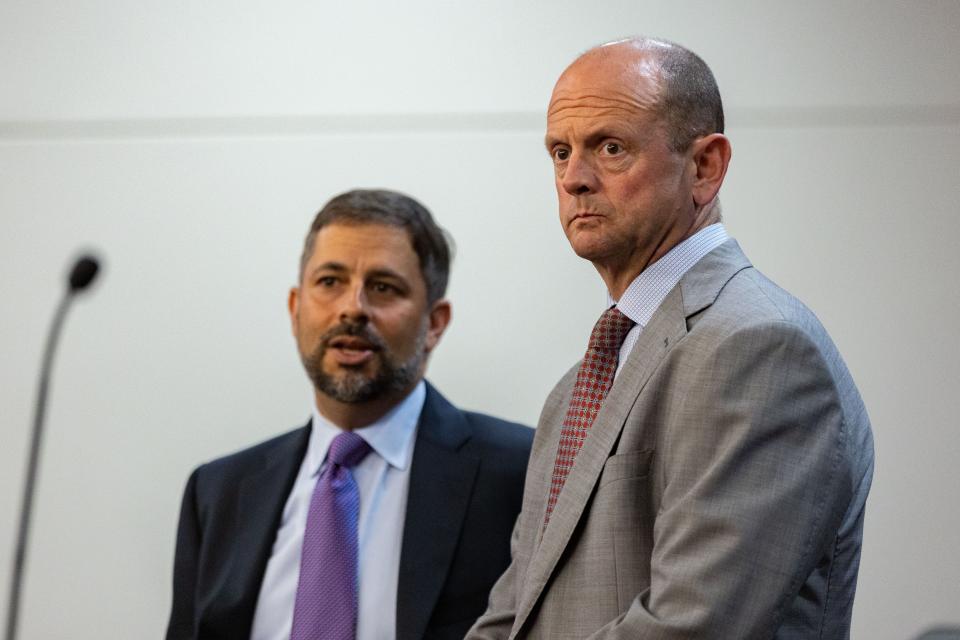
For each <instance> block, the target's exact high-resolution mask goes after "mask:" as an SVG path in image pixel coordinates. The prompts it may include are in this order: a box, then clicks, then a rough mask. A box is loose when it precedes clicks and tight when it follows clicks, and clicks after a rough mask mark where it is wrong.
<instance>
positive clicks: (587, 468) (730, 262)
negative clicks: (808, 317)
mask: <svg viewBox="0 0 960 640" xmlns="http://www.w3.org/2000/svg"><path fill="white" fill-rule="evenodd" d="M748 266H750V263H749V261H748V260H747V259H746V257H745V256H744V255H743V253H742V252H741V251H740V248H739V246H738V245H737V243H736V242H734V241H732V240H731V241H727V242H725V243H724V244H723V245H721V246H720V247H718V248H717V249H715V250H714V251H712V252H710V253H709V254H707V256H705V257H704V258H703V259H702V260H700V262H698V263H697V264H696V265H694V267H693V268H692V269H690V271H688V272H687V274H686V275H684V277H683V278H682V279H681V281H680V283H679V284H678V285H677V286H676V287H674V288H673V290H671V291H670V293H669V294H668V295H667V297H666V298H665V299H664V301H663V302H662V303H661V305H660V307H659V308H658V309H657V311H656V313H654V315H653V317H652V318H651V319H650V322H649V323H648V324H647V326H645V327H644V328H643V331H641V333H640V337H639V338H638V340H637V343H636V345H635V346H634V348H633V351H631V352H630V356H629V357H628V358H627V361H626V362H625V363H624V366H623V369H622V370H621V371H620V374H619V375H618V376H617V378H616V380H615V381H614V384H613V387H612V388H611V389H610V393H609V394H608V395H607V398H606V400H605V401H604V403H603V406H602V408H601V409H600V412H599V413H598V414H597V418H596V420H595V421H594V424H593V426H592V427H591V428H590V434H589V436H588V437H587V439H586V441H585V442H584V443H583V448H582V449H581V450H580V452H579V453H578V454H577V459H576V462H575V463H574V465H573V467H572V468H571V470H570V475H569V476H567V480H566V482H565V483H564V486H563V490H562V491H561V492H560V496H559V498H558V500H557V504H556V506H555V507H554V510H553V513H552V515H551V516H550V524H549V526H548V527H547V528H546V530H545V531H544V532H543V538H542V540H541V541H540V544H539V546H538V547H536V550H535V551H534V554H533V557H532V558H531V560H530V564H529V565H528V569H527V574H526V579H525V581H524V585H523V589H522V593H521V596H520V601H519V603H518V607H517V616H516V619H515V622H514V627H513V628H514V631H515V632H516V631H518V630H520V629H521V628H522V627H523V625H524V622H525V621H526V618H527V616H529V614H530V612H531V611H532V610H533V608H534V605H536V603H537V601H538V600H539V598H540V595H541V594H542V592H543V588H544V586H545V585H546V583H547V581H548V580H549V578H550V576H551V574H552V573H553V571H554V569H555V568H556V566H557V562H558V561H559V559H560V556H561V555H562V554H563V552H564V550H565V549H566V546H567V544H568V542H569V540H570V537H571V536H572V535H573V532H574V529H575V528H576V526H577V524H578V522H579V521H580V518H581V516H582V515H583V512H584V510H585V508H586V505H587V503H588V502H589V500H590V496H591V495H592V494H593V490H594V487H595V486H596V483H597V480H598V478H599V476H600V472H601V471H602V470H603V465H604V464H605V463H606V461H607V458H608V457H609V456H610V454H611V451H612V450H613V448H614V446H615V444H616V442H617V439H618V438H619V436H620V431H621V429H622V428H623V424H624V422H625V421H626V418H627V415H628V414H629V412H630V409H631V408H632V407H633V405H634V404H635V403H636V401H637V398H638V397H639V395H640V393H641V392H642V391H643V389H644V386H645V385H646V383H647V381H648V380H649V379H650V376H651V375H652V374H653V372H654V371H655V370H656V369H657V367H659V366H660V363H661V362H662V361H663V359H664V357H665V356H666V355H667V354H668V353H669V352H670V350H671V349H673V348H674V346H675V345H676V344H677V343H678V342H679V341H680V340H682V339H683V337H684V336H685V335H686V333H687V325H686V320H687V318H688V317H689V316H690V315H693V314H694V313H697V312H698V311H701V310H703V309H704V308H706V307H708V306H709V305H710V304H712V303H713V301H714V300H716V297H717V295H718V294H719V292H720V290H721V289H722V288H723V286H724V285H725V284H726V283H727V282H728V281H729V280H730V278H732V277H733V275H734V274H735V273H737V272H738V271H740V270H741V269H744V268H746V267H748ZM568 377H570V376H568ZM572 386H573V382H572V378H571V381H570V382H569V384H568V385H566V389H565V391H566V393H565V394H564V397H563V401H562V403H567V402H569V398H570V393H571V390H572ZM565 411H566V406H563V407H562V408H561V411H559V412H557V411H554V415H555V416H559V418H556V417H555V422H554V425H556V426H555V427H554V429H555V431H556V433H555V437H553V438H552V440H553V445H554V448H553V451H552V452H551V456H552V455H553V454H555V452H556V445H557V441H558V439H559V436H560V428H559V424H560V423H561V422H562V420H563V415H564V412H565ZM545 415H546V412H545ZM542 426H544V423H541V427H542ZM552 461H553V458H552V457H550V470H549V471H547V473H552ZM545 469H546V465H544V466H543V467H541V469H540V471H541V473H542V472H543V470H545ZM546 478H547V480H546V483H547V484H546V486H547V487H549V476H546ZM542 504H543V505H544V508H545V506H546V501H545V500H543V501H542ZM539 516H540V518H539V520H538V522H537V523H536V524H537V525H538V526H539V525H541V524H542V522H543V512H542V510H540V512H539ZM538 534H539V531H537V535H538Z"/></svg>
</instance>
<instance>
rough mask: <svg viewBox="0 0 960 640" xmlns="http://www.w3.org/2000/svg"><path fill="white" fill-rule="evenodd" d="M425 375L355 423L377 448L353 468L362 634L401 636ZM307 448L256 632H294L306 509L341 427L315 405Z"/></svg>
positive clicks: (270, 639)
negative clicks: (404, 560) (366, 420)
mask: <svg viewBox="0 0 960 640" xmlns="http://www.w3.org/2000/svg"><path fill="white" fill-rule="evenodd" d="M426 395H427V392H426V386H425V384H424V382H423V381H420V383H419V384H418V385H417V386H416V387H415V388H414V390H413V391H412V392H411V393H410V395H408V396H407V397H406V398H405V399H404V400H403V401H402V402H401V403H400V404H398V405H397V406H396V407H394V408H393V409H391V410H390V411H389V412H388V413H387V414H386V415H384V416H383V417H382V418H380V419H379V420H377V421H376V422H374V423H373V424H371V425H369V426H366V427H363V428H362V429H356V430H354V433H356V434H357V435H359V436H360V437H362V438H363V439H364V440H366V441H367V444H369V445H370V447H371V448H372V449H373V451H371V452H370V453H369V454H368V455H367V457H366V458H364V459H363V460H362V461H361V462H360V464H358V465H357V466H356V467H354V468H353V470H352V471H353V477H354V479H355V480H356V482H357V487H358V489H359V490H360V521H359V523H358V531H357V535H358V537H359V540H358V551H359V558H360V566H359V585H360V589H359V593H358V602H357V607H358V611H357V640H392V639H393V638H395V637H396V603H397V581H398V577H399V574H400V549H401V545H402V542H403V523H404V517H405V515H406V512H407V493H408V489H409V486H410V462H411V460H412V459H413V447H414V443H415V441H416V431H417V423H418V422H419V421H420V413H421V411H422V410H423V403H424V400H425V399H426ZM312 425H313V428H312V429H311V430H310V441H309V443H308V444H307V453H306V455H305V456H304V458H303V463H302V464H301V465H300V471H299V472H298V474H297V479H296V480H295V481H294V484H293V489H292V490H291V491H290V495H289V496H288V498H287V502H286V505H285V506H284V508H283V517H282V520H281V522H280V528H279V529H278V530H277V537H276V540H275V541H274V544H273V550H272V552H271V555H270V560H269V562H268V563H267V570H266V573H265V574H264V576H263V583H262V584H261V585H260V597H259V598H258V600H257V607H256V611H255V612H254V617H253V627H252V631H251V634H250V637H251V640H289V638H290V628H291V626H292V623H293V605H294V601H295V599H296V594H297V581H298V579H299V577H300V551H301V547H302V546H303V531H304V529H305V528H306V524H307V511H308V510H309V507H310V498H311V496H312V495H313V489H314V486H315V485H316V483H317V477H318V476H319V474H320V471H321V470H322V469H323V467H324V465H325V464H326V462H325V460H326V457H327V451H328V449H329V448H330V443H331V442H332V441H333V438H334V437H335V436H336V435H337V434H338V433H340V431H341V430H340V428H339V427H337V426H336V425H334V424H332V423H330V421H328V420H327V419H326V418H324V417H323V416H322V415H321V414H320V412H319V411H318V410H317V409H316V407H314V410H313V422H312Z"/></svg>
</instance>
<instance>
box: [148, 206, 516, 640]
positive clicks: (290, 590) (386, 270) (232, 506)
mask: <svg viewBox="0 0 960 640" xmlns="http://www.w3.org/2000/svg"><path fill="white" fill-rule="evenodd" d="M450 253H451V252H450V246H449V244H448V242H447V239H446V237H445V235H444V233H443V231H442V230H441V229H440V228H439V227H438V226H437V224H436V223H435V222H434V220H433V217H432V216H431V215H430V212H429V211H428V210H427V209H426V208H425V207H423V205H421V204H420V203H419V202H417V201H416V200H414V199H412V198H410V197H407V196H405V195H402V194H399V193H395V192H391V191H383V190H376V191H370V190H357V191H351V192H348V193H344V194H341V195H339V196H337V197H335V198H333V199H332V200H330V202H328V203H327V204H326V205H325V206H324V207H323V209H322V210H321V211H320V212H319V213H318V214H317V216H316V218H315V219H314V221H313V224H312V225H311V227H310V231H309V232H308V234H307V237H306V241H305V243H304V249H303V255H302V257H301V260H300V282H299V285H298V286H297V287H294V288H292V289H291V290H290V294H289V311H290V321H291V325H292V328H293V335H294V337H295V338H296V342H297V348H298V350H299V352H300V357H301V360H302V361H303V365H304V368H305V369H306V372H307V375H308V376H309V378H310V380H311V381H312V383H313V386H314V399H315V403H314V406H313V407H311V413H312V417H311V419H310V421H309V422H308V423H307V425H306V426H304V427H301V428H299V429H297V430H295V431H291V432H290V433H287V434H284V435H281V436H279V437H276V438H274V439H272V440H268V441H267V442H264V443H261V444H258V445H256V446H254V447H251V448H249V449H246V450H243V451H240V452H239V453H235V454H233V455H230V456H227V457H224V458H220V459H218V460H214V461H213V462H210V463H207V464H205V465H202V466H201V467H199V468H198V469H197V470H195V471H194V472H193V475H192V476H190V480H189V482H188V484H187V488H186V491H185V493H184V497H183V505H182V508H181V514H180V525H179V530H178V534H177V549H176V559H175V562H174V579H173V608H172V613H171V616H170V623H169V627H168V630H167V640H181V639H188V638H190V639H197V640H199V639H203V640H212V639H215V638H224V639H229V640H236V639H238V638H251V639H252V640H281V639H283V640H287V639H292V640H307V639H314V638H329V639H343V640H346V639H351V640H352V639H353V638H358V639H369V640H374V639H375V640H383V639H391V638H397V639H401V640H414V639H418V638H423V637H430V638H462V637H463V635H464V633H465V632H466V631H467V629H468V628H469V627H470V625H471V624H472V623H473V621H474V620H475V619H476V618H477V617H478V616H479V615H480V614H481V613H482V612H483V610H484V608H485V606H486V604H487V594H488V592H489V591H490V588H491V586H492V585H493V583H494V581H495V580H496V579H497V577H498V576H499V575H500V573H501V572H502V571H503V570H504V569H505V568H506V567H507V565H508V564H509V562H510V550H509V538H510V531H511V528H512V526H513V523H514V520H515V518H516V516H517V514H518V512H519V511H520V501H521V492H522V486H523V477H524V472H525V468H526V462H527V457H528V455H529V451H530V445H531V441H532V438H533V432H532V430H531V429H529V428H526V427H523V426H521V425H517V424H512V423H508V422H504V421H502V420H498V419H496V418H491V417H489V416H485V415H481V414H477V413H471V412H465V411H460V410H459V409H457V408H455V407H454V406H453V405H451V404H450V403H449V402H447V400H446V399H444V398H443V396H441V395H440V393H438V392H437V391H436V389H434V388H433V387H432V386H431V385H430V384H429V383H427V382H426V381H425V380H424V379H423V377H424V372H425V369H426V364H427V358H428V357H429V355H430V353H431V352H432V351H433V349H434V348H435V347H436V346H437V344H438V343H439V342H440V338H441V336H442V335H443V333H444V331H445V330H446V328H447V326H448V324H449V323H450V317H451V306H450V302H449V301H447V300H446V299H445V298H444V295H445V292H446V287H447V280H448V274H449V267H450Z"/></svg>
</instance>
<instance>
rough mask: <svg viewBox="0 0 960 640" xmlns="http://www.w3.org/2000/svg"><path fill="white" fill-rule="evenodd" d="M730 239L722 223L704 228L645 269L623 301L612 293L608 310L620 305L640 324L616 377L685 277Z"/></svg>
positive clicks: (627, 344) (624, 347)
mask: <svg viewBox="0 0 960 640" xmlns="http://www.w3.org/2000/svg"><path fill="white" fill-rule="evenodd" d="M729 238H730V236H729V235H728V234H727V230H726V229H725V228H724V226H723V224H721V223H719V222H717V223H716V224H711V225H710V226H709V227H704V228H703V229H700V231H698V232H696V233H695V234H693V235H692V236H690V237H689V238H687V239H686V240H684V241H683V242H681V243H680V244H678V245H677V246H675V247H674V248H673V249H670V251H668V252H667V253H666V255H664V256H663V257H662V258H660V259H659V260H657V261H656V262H654V263H653V264H652V265H650V266H649V267H647V268H646V269H644V270H643V271H642V272H641V273H640V275H638V276H637V277H636V278H634V280H633V282H631V283H630V286H628V287H627V290H626V291H624V292H623V295H622V296H620V300H614V299H613V298H612V297H610V294H609V292H608V293H607V308H609V307H611V306H612V305H613V304H616V305H617V309H619V310H620V313H622V314H623V315H625V316H627V317H628V318H630V319H631V320H633V321H634V322H636V323H637V324H636V325H635V326H634V327H633V328H632V329H630V332H629V333H628V334H627V337H626V338H624V340H623V345H621V347H620V359H619V360H617V372H616V374H615V375H619V373H620V370H621V369H622V368H623V363H625V362H626V361H627V356H629V355H630V352H631V351H633V347H634V345H635V344H637V338H639V337H640V332H641V331H643V327H644V326H646V324H647V323H648V322H650V318H652V317H653V313H654V312H655V311H656V310H657V308H658V307H659V306H660V303H661V302H663V299H664V298H666V297H667V294H668V293H670V291H671V290H672V289H673V288H674V287H675V286H677V283H678V282H680V278H682V277H683V274H685V273H686V272H687V271H689V270H690V268H691V267H692V266H693V265H695V264H697V263H698V262H699V261H700V259H701V258H703V257H704V256H705V255H707V254H708V253H710V252H711V251H713V250H714V249H716V248H717V247H719V246H720V245H721V244H723V243H724V242H726V241H727V240H728V239H729Z"/></svg>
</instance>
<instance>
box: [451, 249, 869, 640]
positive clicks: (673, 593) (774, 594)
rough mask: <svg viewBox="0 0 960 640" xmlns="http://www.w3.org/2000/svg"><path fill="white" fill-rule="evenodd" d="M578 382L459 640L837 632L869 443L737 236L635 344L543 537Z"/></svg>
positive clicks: (843, 624)
mask: <svg viewBox="0 0 960 640" xmlns="http://www.w3.org/2000/svg"><path fill="white" fill-rule="evenodd" d="M576 369H577V368H576V367H574V368H573V369H571V370H570V371H569V372H568V373H567V375H566V376H564V378H563V379H562V380H561V381H560V382H559V384H558V385H557V386H556V387H555V388H554V390H553V392H552V393H551V394H550V396H549V397H548V398H547V401H546V404H545V406H544V409H543V414H542V415H541V418H540V425H539V428H538V429H537V433H536V436H535V439H534V445H533V452H532V454H531V459H530V465H529V467H528V471H527V478H526V484H525V488H524V497H523V507H522V510H521V513H520V517H519V519H518V520H517V525H516V527H515V529H514V534H513V540H512V563H511V565H510V567H509V568H508V569H507V571H506V573H504V575H503V576H502V577H501V578H500V580H499V581H498V582H497V584H496V586H495V587H494V589H493V591H492V593H491V595H490V603H489V607H488V609H487V612H486V613H485V614H484V616H483V617H481V618H480V620H478V621H477V624H476V625H475V626H474V627H473V629H471V632H470V633H469V634H468V636H467V637H468V638H472V639H481V638H507V637H509V638H550V639H563V638H587V637H590V638H631V639H642V640H653V639H660V640H668V639H669V640H674V639H677V640H679V639H681V638H683V639H685V640H689V639H694V638H696V639H701V638H718V639H723V640H731V639H741V638H749V639H753V638H827V639H830V640H837V639H841V638H846V637H848V636H849V625H850V610H851V606H852V603H853V596H854V590H855V586H856V577H857V569H858V566H859V558H860V544H861V536H862V529H863V512H864V503H865V501H866V496H867V492H868V490H869V486H870V479H871V476H872V472H873V442H872V436H871V433H870V424H869V421H868V418H867V414H866V411H865V409H864V406H863V403H862V402H861V400H860V396H859V394H858V393H857V390H856V388H855V386H854V384H853V380H852V379H851V378H850V374H849V373H848V371H847V369H846V367H845V365H844V364H843V361H842V360H841V358H840V355H839V354H838V353H837V350H836V348H835V347H834V345H833V343H832V342H831V340H830V338H829V337H828V336H827V334H826V332H825V331H824V329H823V327H822V326H821V325H820V323H819V322H818V321H817V319H816V318H815V317H814V315H813V314H812V313H811V312H810V311H809V310H808V309H806V308H805V307H804V306H803V305H802V304H801V303H800V302H798V301H797V300H796V299H795V298H793V297H792V296H790V295H789V294H788V293H786V292H785V291H783V290H782V289H780V288H778V287H777V286H776V285H774V284H773V283H772V282H770V281H769V280H767V279H766V278H765V277H764V276H763V275H761V274H760V273H759V272H757V271H756V270H755V269H754V268H753V267H752V266H751V264H750V262H749V261H748V260H747V258H746V257H745V256H744V255H743V253H742V252H741V251H740V248H739V246H737V244H736V243H735V242H734V241H732V240H731V241H728V242H726V243H724V244H723V245H721V246H720V247H718V248H717V249H715V250H714V251H712V252H711V253H710V254H708V255H707V256H705V257H704V258H703V259H702V260H701V261H700V262H699V263H698V264H696V265H695V266H694V267H693V268H692V269H691V270H690V271H689V272H688V273H687V274H686V275H685V276H684V277H683V278H682V280H681V281H680V283H679V284H678V285H677V286H676V288H674V290H673V291H672V292H671V293H670V294H669V295H668V296H667V298H666V299H665V300H664V302H663V304H662V305H661V306H660V308H659V309H658V310H657V312H656V313H655V314H654V316H653V317H652V318H651V320H650V322H649V323H648V325H647V326H646V327H644V329H643V331H642V332H641V334H640V338H639V340H638V342H637V344H636V346H635V347H634V349H633V351H632V353H631V354H630V356H629V358H628V359H627V361H626V363H625V364H624V367H623V369H622V370H621V372H620V374H619V375H618V376H617V378H616V380H615V381H614V384H613V387H612V388H611V390H610V393H609V395H608V397H607V398H606V401H605V402H604V405H603V408H602V409H601V411H600V413H599V415H598V416H597V419H596V422H595V423H594V425H593V427H592V428H591V431H590V434H589V436H588V438H587V439H586V441H585V443H584V445H583V449H582V450H581V451H580V453H579V455H578V457H577V460H576V463H575V464H574V466H573V468H572V469H571V472H570V475H569V476H568V478H567V480H566V484H565V486H564V488H563V491H562V492H561V494H560V497H559V501H558V502H557V505H556V507H555V509H554V511H553V514H552V516H551V520H550V525H549V526H548V527H547V528H546V530H545V531H543V532H542V537H541V527H542V522H543V516H544V510H545V507H546V499H547V495H548V493H549V488H550V477H551V474H552V470H553V462H554V457H555V455H556V450H557V442H558V439H559V436H560V428H561V424H562V422H563V418H564V414H565V411H566V407H567V404H568V402H569V398H570V395H571V391H572V388H573V383H574V379H575V377H576Z"/></svg>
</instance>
